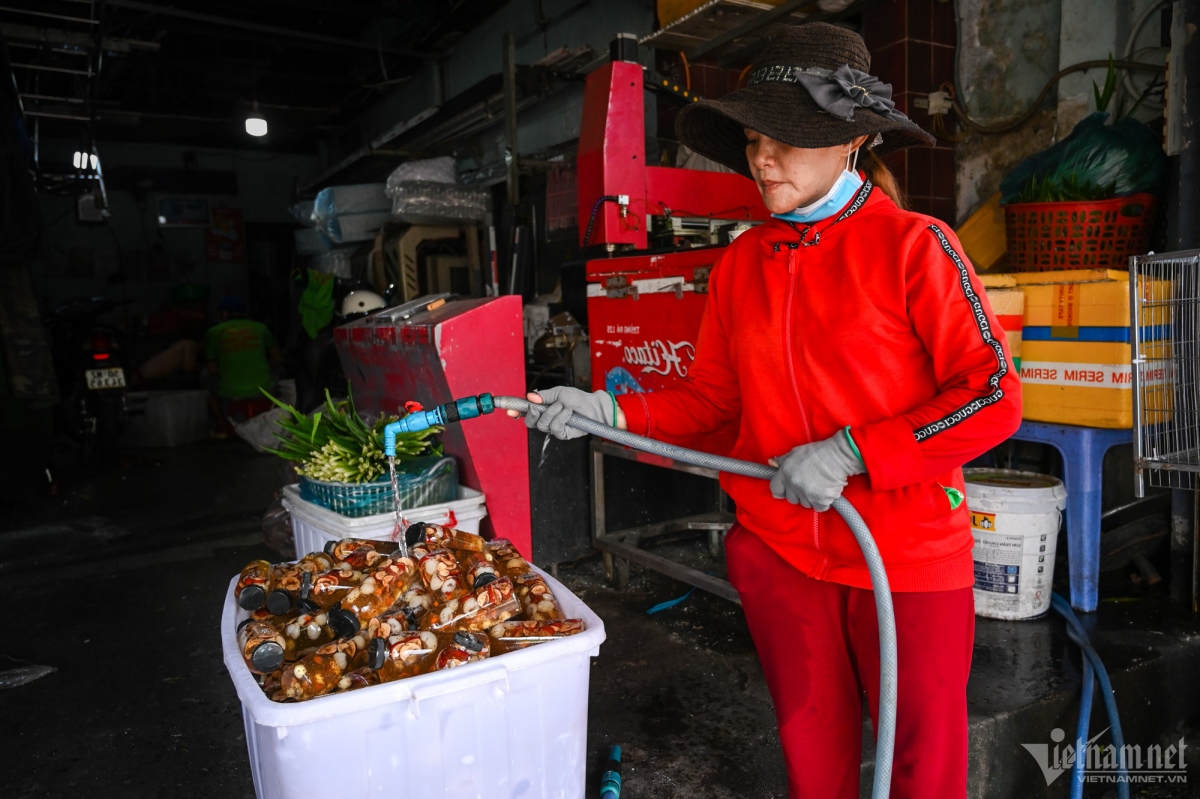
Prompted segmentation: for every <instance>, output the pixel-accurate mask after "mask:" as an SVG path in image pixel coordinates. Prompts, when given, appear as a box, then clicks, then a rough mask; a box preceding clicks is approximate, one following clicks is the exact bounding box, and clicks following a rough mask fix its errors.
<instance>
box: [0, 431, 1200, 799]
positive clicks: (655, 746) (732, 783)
mask: <svg viewBox="0 0 1200 799" xmlns="http://www.w3.org/2000/svg"><path fill="white" fill-rule="evenodd" d="M63 481H64V491H63V492H62V493H61V494H60V496H58V497H56V498H54V499H53V500H51V499H47V498H44V497H39V496H33V495H31V496H29V497H28V498H26V500H25V501H23V502H20V503H16V505H15V506H10V507H6V508H4V509H2V510H0V576H2V577H3V579H4V581H5V584H6V587H7V588H8V592H7V594H8V596H9V608H10V609H11V610H15V611H16V612H10V613H9V614H8V616H7V624H6V625H5V627H6V632H7V634H6V635H5V636H4V637H3V639H0V640H2V643H0V717H2V718H4V719H5V722H6V723H5V724H3V725H0V752H4V753H5V757H4V767H3V768H0V796H4V797H56V796H63V797H66V796H70V797H90V796H97V797H111V796H122V797H151V796H170V797H193V796H195V797H208V796H222V797H242V796H245V797H250V796H253V786H252V783H251V778H250V774H249V769H248V765H247V757H246V750H245V740H244V736H243V729H242V721H241V714H240V710H239V705H238V701H237V697H236V695H235V693H234V691H233V688H232V685H231V683H230V681H229V678H228V675H227V674H226V672H225V669H224V666H223V664H222V661H221V650H220V642H219V639H218V634H217V627H218V621H219V616H220V607H221V599H222V596H223V594H224V592H225V590H226V586H227V585H228V581H229V579H230V577H231V576H232V575H233V574H235V573H236V572H237V570H238V569H239V568H240V567H241V565H242V564H244V563H245V562H246V561H248V560H251V559H253V558H258V557H266V558H272V557H273V555H272V553H271V552H270V551H269V550H267V549H266V548H265V547H264V546H262V544H261V533H260V532H259V522H260V518H261V515H262V512H263V510H264V509H265V507H266V505H267V503H268V502H269V501H270V499H271V497H272V495H273V492H274V491H275V490H276V489H277V488H278V484H279V470H278V466H277V462H276V461H275V460H274V459H273V458H271V457H269V456H260V455H255V454H254V453H252V452H251V451H250V450H249V449H248V448H247V447H245V446H244V445H242V444H241V443H240V442H206V443H204V444H201V445H197V446H194V447H190V448H187V449H186V450H170V451H156V452H149V451H147V452H142V453H139V454H134V455H131V456H128V457H126V458H123V460H122V462H121V463H120V464H119V465H118V466H116V467H114V468H111V469H108V470H105V471H103V472H98V473H96V472H93V473H83V474H76V475H64V477H63ZM673 551H674V552H675V553H676V554H677V555H678V556H680V557H683V558H691V559H697V558H699V559H701V560H702V559H703V558H704V557H706V556H704V555H703V554H701V553H702V549H701V547H700V546H699V545H697V546H694V547H692V546H691V545H689V544H687V543H682V544H676V545H674V547H673ZM559 578H560V579H561V580H562V581H563V582H564V583H565V584H566V585H567V586H568V587H569V588H571V590H572V591H574V592H575V593H576V594H577V595H579V596H580V597H581V598H582V599H583V600H584V601H586V602H587V603H588V604H589V605H590V606H591V607H592V608H593V609H594V610H595V611H596V612H597V613H598V614H599V615H600V616H601V617H602V618H603V619H604V620H605V624H606V628H607V632H608V640H607V642H606V643H605V644H604V645H603V646H602V647H601V650H600V652H601V654H600V657H599V658H597V660H596V661H595V663H594V666H593V669H592V682H591V696H590V705H589V714H590V721H589V730H588V752H589V761H588V775H587V782H588V786H589V795H594V791H595V786H597V785H598V780H599V772H600V770H601V768H602V766H603V761H604V758H605V756H606V753H607V750H608V747H609V746H610V745H612V744H619V745H621V746H622V748H623V750H624V753H625V769H624V778H625V789H624V793H623V795H624V796H625V797H631V798H641V797H645V798H647V799H651V798H653V799H657V798H658V797H662V798H664V799H667V798H673V797H693V796H706V797H714V798H716V799H721V798H725V797H739V798H740V797H754V798H755V799H767V798H768V797H784V796H786V795H787V791H786V779H785V774H784V769H783V763H782V759H781V755H780V750H779V742H778V736H777V734H776V731H775V725H774V716H773V712H772V709H771V703H770V697H769V696H768V694H767V692H766V689H765V686H764V684H763V680H762V675H761V672H760V671H759V667H758V663H757V660H756V658H755V655H754V650H753V646H752V644H751V641H750V638H749V635H748V634H747V631H746V628H745V624H744V622H743V620H742V618H741V612H740V610H739V609H738V608H736V607H735V606H733V605H731V604H729V603H727V602H724V601H723V600H719V599H716V598H714V597H712V596H709V595H706V594H702V593H700V592H697V593H696V594H693V595H692V596H691V598H689V599H688V600H687V601H686V602H684V603H683V604H681V605H679V606H678V607H675V608H673V609H671V610H667V611H664V612H662V613H659V614H656V615H653V616H648V615H646V613H645V610H646V609H647V608H648V607H650V606H651V605H654V604H656V603H658V602H661V601H663V600H665V599H670V598H672V597H675V596H679V595H680V594H682V593H683V588H684V587H683V586H681V585H680V584H678V583H675V582H674V581H672V580H669V579H666V578H664V577H661V576H659V575H656V574H652V573H648V572H645V571H642V570H639V569H638V568H637V567H634V569H633V576H632V580H631V583H630V585H629V587H628V588H626V589H625V590H624V591H616V590H615V589H613V588H611V587H609V586H608V585H607V584H606V583H605V582H604V580H603V578H602V575H601V569H600V564H599V560H598V559H597V558H594V557H593V558H585V559H583V560H581V561H578V562H576V563H574V564H563V565H562V566H561V567H560V571H559ZM1087 623H1088V624H1090V625H1091V626H1092V627H1093V628H1094V629H1095V632H1094V639H1095V642H1096V645H1097V648H1098V649H1099V650H1100V652H1101V655H1102V656H1103V657H1104V658H1105V661H1106V663H1107V664H1108V666H1109V669H1110V671H1111V673H1112V677H1113V682H1114V685H1115V686H1116V690H1117V697H1118V702H1119V703H1120V707H1121V710H1122V719H1123V722H1124V725H1125V729H1126V738H1127V740H1128V741H1129V742H1130V743H1140V744H1142V745H1143V746H1146V745H1149V744H1152V743H1158V742H1160V741H1168V740H1177V739H1178V737H1179V736H1180V735H1184V736H1186V737H1187V740H1188V741H1191V740H1193V738H1196V739H1197V740H1200V737H1198V736H1197V724H1198V722H1200V681H1197V680H1196V675H1197V674H1200V668H1198V667H1200V634H1198V628H1197V625H1196V622H1195V620H1193V619H1192V618H1191V617H1190V616H1189V615H1185V614H1181V613H1179V612H1177V611H1175V610H1173V609H1171V608H1169V607H1167V606H1166V605H1164V604H1163V603H1162V602H1161V601H1158V600H1143V601H1137V602H1129V603H1113V604H1109V603H1105V605H1104V607H1102V608H1101V612H1100V613H1098V614H1095V615H1094V616H1091V617H1089V618H1088V622H1087ZM974 663H975V668H974V671H973V673H972V681H971V686H970V690H969V700H970V708H971V742H972V766H971V768H972V771H971V789H970V792H969V794H970V796H971V797H980V798H982V797H1016V796H1020V797H1042V796H1045V797H1059V796H1063V797H1065V796H1066V788H1067V784H1066V778H1065V777H1064V778H1061V779H1058V780H1056V781H1055V783H1054V784H1053V785H1052V786H1050V787H1049V788H1047V786H1046V785H1045V781H1044V779H1043V778H1042V776H1041V774H1040V772H1039V770H1038V768H1037V765H1036V763H1035V762H1034V760H1033V758H1032V757H1030V755H1029V754H1028V753H1026V752H1025V751H1024V750H1023V749H1021V747H1020V743H1021V742H1027V743H1036V742H1047V743H1048V742H1049V741H1050V738H1049V733H1050V730H1052V729H1053V728H1054V727H1056V726H1057V727H1063V728H1065V729H1068V730H1071V729H1073V727H1074V716H1075V713H1076V710H1077V706H1078V705H1077V694H1078V687H1079V674H1078V666H1077V663H1078V659H1077V655H1076V653H1074V652H1073V651H1072V650H1071V648H1070V647H1069V645H1068V644H1067V642H1066V640H1065V636H1064V635H1063V633H1062V625H1061V623H1060V622H1059V621H1057V620H1056V619H1050V618H1047V619H1042V620H1038V621H1033V622H1025V623H1019V624H1016V623H1002V622H993V621H988V620H984V619H980V620H979V625H978V633H977V642H976V650H975V661H974ZM33 664H36V665H46V666H52V667H54V669H55V671H54V672H52V673H50V674H48V675H47V676H44V677H41V678H40V679H37V680H35V681H33V682H30V683H28V684H24V685H20V686H18V687H13V688H8V689H4V688H3V685H4V679H5V673H8V674H12V673H14V672H13V671H12V670H14V669H19V668H23V667H27V666H29V665H33ZM1102 716H1103V714H1102V713H1101V712H1099V710H1098V711H1097V714H1096V715H1095V716H1094V717H1093V719H1094V720H1093V734H1094V733H1095V732H1098V731H1099V730H1101V729H1103V728H1104V726H1106V725H1105V722H1104V721H1103V718H1102ZM864 737H865V738H866V739H867V741H868V743H869V737H870V736H869V735H865V736H864ZM1189 746H1190V745H1189ZM1190 759H1191V760H1193V761H1196V765H1200V756H1196V755H1193V756H1192V757H1191V758H1190ZM864 761H865V762H864V775H866V774H868V773H869V771H870V766H869V763H870V752H869V750H868V751H867V752H866V753H865V757H864ZM1196 765H1193V766H1192V768H1191V769H1190V772H1189V775H1188V776H1189V780H1188V783H1187V784H1186V785H1182V786H1174V787H1161V788H1155V789H1152V790H1145V789H1143V790H1141V791H1139V790H1138V789H1135V790H1134V792H1133V795H1134V796H1143V797H1160V798H1166V797H1169V798H1170V799H1182V797H1186V796H1200V771H1198V770H1197V767H1196ZM864 784H866V780H864ZM864 795H865V794H864ZM1109 795H1113V794H1112V793H1111V789H1105V788H1104V787H1097V786H1093V787H1089V788H1088V790H1087V792H1086V793H1085V796H1088V797H1097V798H1099V797H1106V796H1109Z"/></svg>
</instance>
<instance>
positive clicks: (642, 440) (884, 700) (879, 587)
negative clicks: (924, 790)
mask: <svg viewBox="0 0 1200 799" xmlns="http://www.w3.org/2000/svg"><path fill="white" fill-rule="evenodd" d="M488 399H489V400H494V402H495V407H496V408H503V409H504V410H512V411H518V412H520V413H525V412H526V411H527V410H528V409H529V405H530V403H529V401H528V400H526V399H524V398H522V397H494V398H493V397H488ZM486 412H487V411H485V413H486ZM567 424H568V425H569V426H571V427H574V428H575V429H576V430H581V431H583V432H585V433H591V434H592V435H595V436H599V437H600V438H606V439H608V440H609V441H615V442H616V443H618V444H623V445H625V446H627V447H632V448H634V449H638V450H641V451H643V452H651V453H654V454H656V455H662V456H663V457H667V458H671V459H673V460H677V461H681V462H683V463H690V464H692V465H694V466H703V467H705V468H708V469H713V470H716V471H719V472H729V473H731V474H740V475H745V476H747V477H757V478H761V479H763V480H770V479H771V478H772V477H773V476H774V475H775V469H774V468H772V467H770V466H766V465H764V464H761V463H751V462H750V461H742V460H738V459H736V458H724V457H721V456H719V455H710V454H708V453H707V452H697V451H696V450H691V449H684V448H683V447H677V446H674V445H673V444H665V443H663V442H661V441H655V440H654V439H652V438H646V437H645V436H639V435H635V434H633V433H630V432H628V431H625V430H618V429H617V428H615V427H609V426H608V425H606V424H601V423H600V422H595V421H593V420H591V419H588V418H585V417H583V416H579V415H574V416H572V417H571V419H570V421H568V422H567ZM833 509H834V510H835V511H837V512H838V514H839V515H840V516H841V517H842V518H843V519H844V520H845V522H846V524H847V525H848V526H849V527H850V532H851V533H853V534H854V538H855V540H856V541H857V542H858V546H859V548H861V549H862V553H863V558H864V559H865V560H866V562H867V570H868V572H869V573H870V575H871V587H872V590H873V592H874V595H875V613H876V615H877V616H878V619H879V723H878V725H877V726H876V732H875V778H874V781H873V784H872V787H871V796H872V799H887V797H888V794H889V793H890V790H891V783H892V753H893V750H894V749H895V742H896V696H897V682H898V680H897V675H898V665H897V663H898V661H897V656H896V616H895V613H894V612H893V609H892V591H891V587H890V586H889V585H888V578H887V571H886V570H885V569H884V566H883V558H882V557H880V555H879V547H878V546H876V544H875V539H874V538H872V537H871V531H870V530H869V529H868V528H867V524H866V522H864V521H863V518H862V516H860V515H859V513H858V511H857V510H855V509H854V506H853V505H851V504H850V503H849V502H848V501H847V500H846V499H844V498H841V497H839V498H838V499H837V500H836V501H834V503H833ZM1121 799H1126V797H1122V798H1121Z"/></svg>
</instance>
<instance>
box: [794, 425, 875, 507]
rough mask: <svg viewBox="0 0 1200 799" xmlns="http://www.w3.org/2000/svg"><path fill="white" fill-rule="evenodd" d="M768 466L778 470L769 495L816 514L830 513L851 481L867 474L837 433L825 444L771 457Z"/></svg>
mask: <svg viewBox="0 0 1200 799" xmlns="http://www.w3.org/2000/svg"><path fill="white" fill-rule="evenodd" d="M771 465H772V466H778V467H779V471H777V472H776V473H775V476H774V477H772V478H771V494H772V495H773V496H774V497H775V498H776V499H786V500H787V501H788V502H790V503H792V504H793V505H803V506H804V507H806V508H812V509H813V510H816V511H818V512H821V511H827V510H829V508H830V507H831V506H832V505H833V502H834V500H836V499H837V498H838V497H840V496H841V495H842V491H843V490H844V489H845V488H846V484H847V483H848V482H849V480H850V478H851V477H852V476H853V475H856V474H862V473H863V472H865V471H866V468H865V467H864V466H863V463H862V460H860V459H859V457H858V455H857V454H855V452H854V450H853V449H851V447H850V442H849V441H848V440H847V439H846V434H845V433H844V432H843V431H840V430H839V431H838V432H837V433H835V434H834V435H832V436H830V437H829V438H827V439H825V440H824V441H817V442H814V443H812V444H804V445H803V446H799V447H796V448H795V449H793V450H792V451H791V452H789V453H787V454H786V455H782V456H780V457H779V458H772V459H771Z"/></svg>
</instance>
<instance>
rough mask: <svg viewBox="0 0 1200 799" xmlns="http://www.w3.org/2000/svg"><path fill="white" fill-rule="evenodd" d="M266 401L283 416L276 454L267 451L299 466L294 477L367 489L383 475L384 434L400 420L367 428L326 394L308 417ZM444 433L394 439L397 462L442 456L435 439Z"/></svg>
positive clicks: (346, 404)
mask: <svg viewBox="0 0 1200 799" xmlns="http://www.w3.org/2000/svg"><path fill="white" fill-rule="evenodd" d="M263 394H265V395H266V397H267V399H269V400H271V402H273V403H275V404H276V405H278V406H279V407H280V408H283V409H284V410H285V411H287V413H288V415H287V416H285V417H284V418H282V419H280V420H279V422H278V425H279V428H280V429H281V430H282V431H283V432H277V433H276V434H275V437H276V438H278V439H279V448H278V449H269V450H267V451H268V452H273V453H275V454H276V455H278V456H279V457H281V458H286V459H287V460H290V461H294V462H295V463H298V464H300V465H299V466H297V467H296V472H297V473H298V474H302V475H305V476H306V477H311V478H313V479H314V480H329V481H333V482H339V483H369V482H371V481H373V480H377V479H379V478H380V477H382V476H383V475H384V474H386V473H387V466H388V464H387V456H386V455H384V454H383V428H384V427H385V426H386V425H388V424H390V423H391V422H394V421H396V420H397V419H399V418H400V417H399V416H387V415H385V416H381V417H380V418H379V419H377V420H376V421H375V423H374V424H372V425H368V424H367V423H366V422H365V421H363V418H362V417H361V416H359V415H358V410H357V409H356V408H355V407H354V404H353V403H352V402H351V401H350V400H338V401H337V402H334V401H333V398H332V397H330V396H329V392H328V391H326V392H325V404H324V405H323V406H322V409H321V410H319V411H317V412H316V413H314V414H313V415H312V416H311V417H309V416H306V415H305V414H303V413H301V412H300V411H298V410H296V409H295V408H293V407H292V406H291V405H288V404H287V403H285V402H282V401H281V400H279V399H276V398H275V397H272V396H271V395H270V394H268V393H267V392H266V391H264V392H263ZM440 432H442V428H440V427H431V428H429V429H427V430H422V431H420V432H418V433H401V434H399V435H397V436H396V460H397V461H398V462H401V463H403V462H405V461H409V460H413V459H414V458H420V457H423V456H426V455H441V454H442V447H441V445H440V444H438V443H437V441H436V440H435V439H434V436H436V435H437V434H438V433H440Z"/></svg>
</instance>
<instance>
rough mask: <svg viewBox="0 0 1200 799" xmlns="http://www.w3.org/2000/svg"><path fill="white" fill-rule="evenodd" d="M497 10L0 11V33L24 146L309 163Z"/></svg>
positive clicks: (95, 5) (421, 5)
mask: <svg viewBox="0 0 1200 799" xmlns="http://www.w3.org/2000/svg"><path fill="white" fill-rule="evenodd" d="M504 4H505V3H503V2H498V0H374V1H370V0H337V2H329V1H328V0H240V1H239V2H232V1H231V0H175V1H174V2H172V3H170V4H166V3H157V2H151V1H150V0H96V2H92V1H91V0H5V2H4V3H3V5H0V36H2V37H3V40H4V41H5V43H6V44H7V50H8V59H9V62H10V63H11V64H12V73H13V79H14V81H15V85H16V87H17V91H18V92H19V93H20V94H21V95H22V97H21V102H22V106H23V109H24V111H25V115H26V124H27V127H28V128H29V132H30V134H31V135H32V134H33V133H34V126H35V123H36V126H37V128H38V134H39V135H40V136H44V137H59V136H63V137H80V138H85V137H86V136H87V130H88V128H89V126H90V130H91V132H92V135H94V137H95V138H96V139H97V140H100V141H114V140H124V141H147V142H149V141H153V142H170V143H177V144H185V145H189V146H220V147H238V148H247V147H258V148H261V149H266V150H271V151H276V152H279V151H291V152H310V153H311V152H315V150H316V146H317V141H318V140H319V138H320V137H321V136H322V135H331V136H336V135H337V134H338V132H339V131H342V130H343V129H344V128H345V127H346V125H347V123H348V122H349V121H350V120H352V119H353V118H354V117H355V115H356V114H358V113H359V112H361V111H362V110H363V109H364V108H365V107H367V106H369V105H370V104H371V103H373V102H374V101H376V100H377V99H378V98H379V97H381V96H382V95H383V94H384V93H386V92H388V91H390V90H392V89H394V88H395V87H396V86H398V85H400V84H401V83H403V82H405V81H407V80H410V79H412V78H413V76H414V75H415V74H416V73H417V72H418V71H419V70H420V68H421V66H422V64H423V62H425V61H427V60H431V59H437V58H439V57H444V56H445V55H447V54H448V53H449V51H450V50H451V49H452V48H453V47H454V45H455V44H456V43H457V42H458V41H459V40H460V39H461V38H462V37H463V36H464V35H465V34H466V33H467V32H468V31H469V30H470V29H472V28H474V27H476V26H478V25H480V24H482V23H483V22H485V21H486V20H487V19H488V18H489V17H490V16H491V15H492V14H494V13H495V12H496V11H497V10H498V9H500V8H501V7H503V5H504ZM89 73H90V74H89ZM255 102H257V103H258V106H259V109H260V112H261V114H262V116H263V117H265V118H266V119H267V121H268V123H269V133H268V135H267V136H265V137H263V138H262V139H257V140H256V139H254V138H252V137H250V136H248V135H247V134H246V132H245V128H244V123H245V118H246V116H247V113H248V112H249V111H251V109H252V106H253V103H255Z"/></svg>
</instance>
